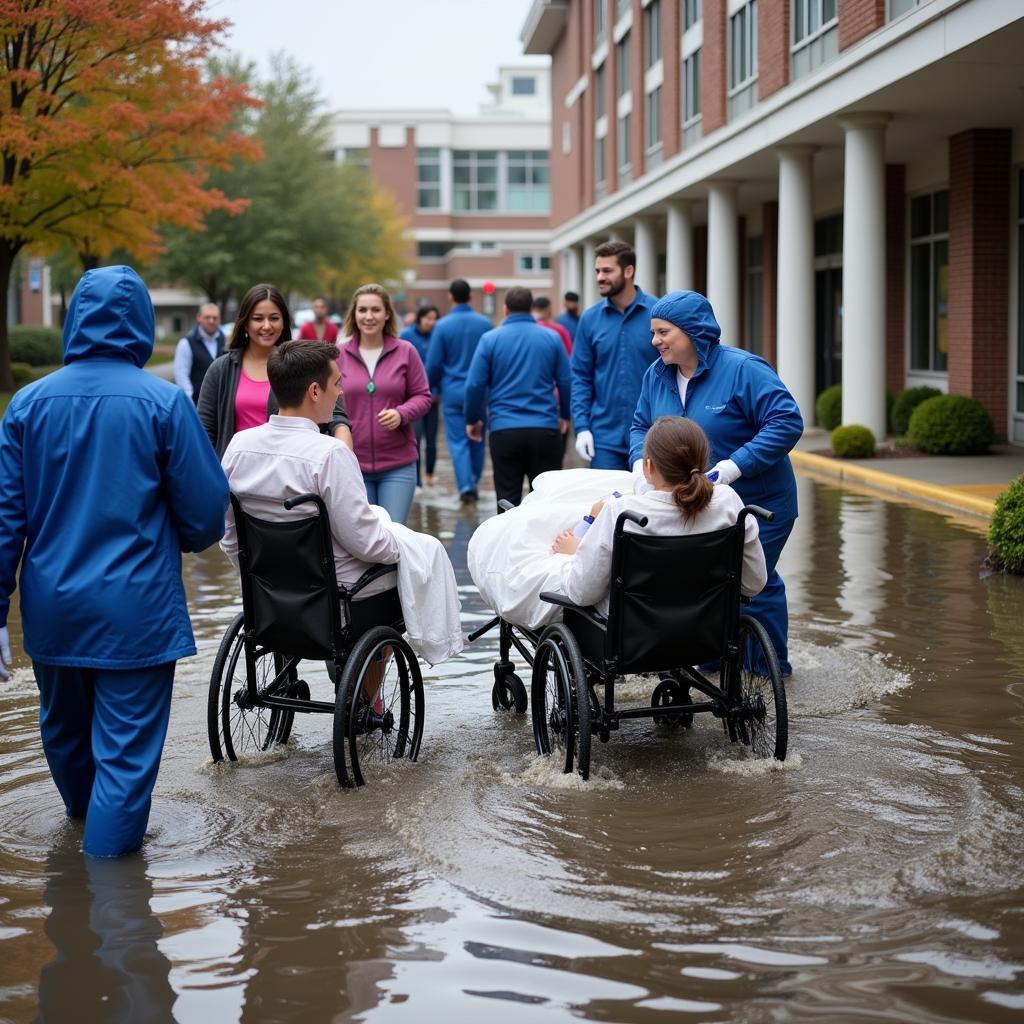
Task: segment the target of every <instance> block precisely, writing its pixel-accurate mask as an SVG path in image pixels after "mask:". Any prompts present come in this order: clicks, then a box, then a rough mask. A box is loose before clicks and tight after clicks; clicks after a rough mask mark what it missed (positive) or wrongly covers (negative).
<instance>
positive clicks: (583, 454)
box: [576, 430, 594, 462]
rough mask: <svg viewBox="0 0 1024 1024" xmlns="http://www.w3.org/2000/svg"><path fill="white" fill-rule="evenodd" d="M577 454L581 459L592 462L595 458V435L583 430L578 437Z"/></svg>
mask: <svg viewBox="0 0 1024 1024" xmlns="http://www.w3.org/2000/svg"><path fill="white" fill-rule="evenodd" d="M576 453H577V454H578V455H579V457H580V458H581V459H586V460H587V462H590V461H592V460H593V458H594V435H593V434H592V433H591V432H590V431H589V430H581V431H580V432H579V433H578V434H577V435H576Z"/></svg>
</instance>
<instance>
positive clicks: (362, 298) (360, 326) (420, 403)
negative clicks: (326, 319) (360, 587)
mask: <svg viewBox="0 0 1024 1024" xmlns="http://www.w3.org/2000/svg"><path fill="white" fill-rule="evenodd" d="M342 330H343V332H344V334H345V336H346V337H347V338H348V340H347V341H346V342H345V344H344V345H343V346H342V348H341V355H340V356H339V357H338V368H339V370H340V371H341V386H342V390H343V391H344V392H345V394H346V396H347V398H348V404H347V405H348V411H349V415H350V416H351V417H352V434H353V437H354V438H355V453H356V457H357V458H358V459H359V468H360V470H362V474H363V482H364V483H365V484H366V496H367V498H368V499H369V502H370V504H371V505H380V506H382V507H383V508H385V509H387V512H388V515H390V516H391V519H392V520H393V521H394V522H396V523H401V524H403V525H405V523H407V522H408V519H409V508H410V506H411V505H412V499H413V495H414V494H415V492H416V463H417V460H418V454H419V451H418V447H417V444H416V437H415V435H414V433H413V429H412V425H413V423H414V422H415V421H416V420H418V419H420V418H421V417H423V416H425V415H426V413H427V412H428V410H429V409H430V405H431V401H432V399H431V395H430V388H429V386H428V385H427V375H426V373H425V371H424V369H423V363H422V362H421V361H420V357H419V355H418V354H417V352H416V349H415V348H414V347H413V346H412V344H411V343H410V342H408V341H405V340H404V339H403V338H399V337H398V336H397V335H398V317H397V316H396V315H395V309H394V306H392V304H391V296H390V295H389V294H388V293H387V291H386V290H385V289H384V288H382V287H381V286H380V285H379V284H364V285H362V286H361V287H359V288H357V289H356V291H355V293H354V294H353V296H352V301H351V302H350V303H349V305H348V311H347V312H346V314H345V324H344V327H343V328H342Z"/></svg>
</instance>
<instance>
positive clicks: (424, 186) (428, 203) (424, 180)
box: [416, 149, 441, 210]
mask: <svg viewBox="0 0 1024 1024" xmlns="http://www.w3.org/2000/svg"><path fill="white" fill-rule="evenodd" d="M416 205H417V207H419V209H421V210H439V209H440V208H441V150H440V149H417V150H416Z"/></svg>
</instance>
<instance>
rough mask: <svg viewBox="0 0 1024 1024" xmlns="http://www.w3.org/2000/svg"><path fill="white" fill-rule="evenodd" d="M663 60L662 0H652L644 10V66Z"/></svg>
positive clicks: (647, 66)
mask: <svg viewBox="0 0 1024 1024" xmlns="http://www.w3.org/2000/svg"><path fill="white" fill-rule="evenodd" d="M659 60H661V0H652V3H650V4H648V6H647V8H646V9H645V10H644V67H645V68H653V67H654V65H655V64H657V63H658V61H659Z"/></svg>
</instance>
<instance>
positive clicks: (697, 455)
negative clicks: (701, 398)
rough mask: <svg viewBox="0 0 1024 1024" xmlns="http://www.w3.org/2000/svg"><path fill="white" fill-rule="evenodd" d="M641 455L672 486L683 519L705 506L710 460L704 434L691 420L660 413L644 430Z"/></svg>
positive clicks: (712, 486) (709, 492) (710, 484)
mask: <svg viewBox="0 0 1024 1024" xmlns="http://www.w3.org/2000/svg"><path fill="white" fill-rule="evenodd" d="M644 455H645V457H646V458H648V459H650V460H651V462H653V463H654V465H655V467H656V468H657V470H658V472H659V473H660V474H661V475H662V476H663V477H664V478H665V482H666V483H668V484H671V485H672V500H673V501H674V502H675V503H676V507H677V508H678V509H679V514H680V515H681V516H682V517H683V519H690V518H692V517H693V516H695V515H696V514H697V513H698V512H701V511H703V510H704V509H705V508H707V506H708V504H709V502H710V501H711V494H712V491H713V489H714V485H713V484H712V483H711V481H710V480H709V479H708V478H707V477H706V476H705V475H704V470H705V469H706V468H707V465H708V463H709V461H710V455H711V446H710V445H709V444H708V439H707V435H705V433H704V431H703V430H701V429H700V427H699V426H697V424H696V423H694V422H693V420H688V419H684V418H683V417H682V416H661V417H659V418H658V419H657V420H655V421H654V424H653V426H652V427H651V429H650V430H649V431H647V439H646V440H645V441H644Z"/></svg>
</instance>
